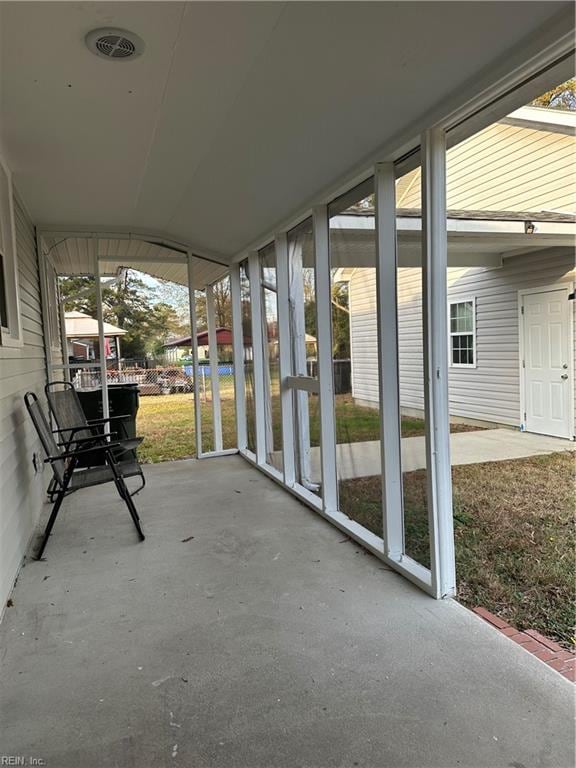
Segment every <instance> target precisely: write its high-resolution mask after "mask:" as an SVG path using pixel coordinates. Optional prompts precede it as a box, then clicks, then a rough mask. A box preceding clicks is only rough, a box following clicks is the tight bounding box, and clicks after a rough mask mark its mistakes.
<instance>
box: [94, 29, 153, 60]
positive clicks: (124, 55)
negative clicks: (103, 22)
mask: <svg viewBox="0 0 576 768" xmlns="http://www.w3.org/2000/svg"><path fill="white" fill-rule="evenodd" d="M86 45H87V46H88V48H89V49H90V50H91V51H92V53H95V54H96V56H100V57H101V58H103V59H114V60H115V61H126V60H127V59H135V58H136V57H137V56H140V54H141V53H142V51H143V50H144V41H143V40H142V39H141V38H140V37H138V35H136V34H134V32H127V31H126V30H125V29H110V28H103V29H93V30H92V32H89V33H88V34H87V35H86Z"/></svg>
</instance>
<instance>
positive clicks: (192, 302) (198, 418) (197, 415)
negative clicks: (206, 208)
mask: <svg viewBox="0 0 576 768" xmlns="http://www.w3.org/2000/svg"><path fill="white" fill-rule="evenodd" d="M187 267H188V303H189V306H190V341H191V342H192V372H193V375H194V384H193V387H194V427H195V431H196V458H200V456H201V455H202V406H201V404H200V380H199V378H198V377H199V371H198V336H197V323H196V294H195V289H194V256H193V255H192V254H191V253H188V254H187Z"/></svg>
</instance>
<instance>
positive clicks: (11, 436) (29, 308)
mask: <svg viewBox="0 0 576 768" xmlns="http://www.w3.org/2000/svg"><path fill="white" fill-rule="evenodd" d="M14 215H15V220H16V247H17V257H18V267H19V281H20V306H21V312H22V325H23V333H24V346H23V347H21V348H18V349H6V348H2V347H1V346H0V615H1V613H2V611H3V609H4V606H5V605H6V600H7V597H8V595H9V594H10V591H11V589H12V585H13V583H14V579H15V578H16V575H17V573H18V569H19V567H20V563H21V562H22V557H23V555H24V553H25V551H26V546H27V544H28V541H29V539H30V536H31V534H32V531H33V530H34V526H35V525H36V522H37V520H38V517H39V514H40V510H41V506H42V500H43V491H44V486H45V481H46V480H47V473H44V475H43V474H42V473H38V474H35V472H34V468H33V465H32V455H33V453H34V451H38V452H39V451H40V447H39V445H38V444H37V440H36V436H35V433H34V429H33V425H32V423H31V421H30V418H29V416H28V414H27V412H26V409H25V407H24V402H23V400H22V397H23V395H24V393H25V392H27V391H28V390H30V389H32V390H36V391H37V392H38V393H40V392H41V391H42V390H43V387H44V383H45V368H44V342H43V336H42V317H41V309H40V307H41V304H40V288H39V281H38V263H37V259H36V244H35V239H34V228H33V226H32V224H31V222H30V220H29V219H28V217H27V215H26V212H25V211H24V209H23V207H22V205H21V204H20V203H19V201H18V200H17V199H16V200H15V203H14Z"/></svg>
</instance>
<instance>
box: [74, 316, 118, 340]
mask: <svg viewBox="0 0 576 768" xmlns="http://www.w3.org/2000/svg"><path fill="white" fill-rule="evenodd" d="M64 322H65V323H66V338H68V339H97V338H98V320H95V319H94V318H93V317H90V315H85V314H84V313H83V312H66V313H65V314H64ZM126 333H128V331H124V330H122V328H118V327H117V326H116V325H112V324H111V323H104V336H124V334H126Z"/></svg>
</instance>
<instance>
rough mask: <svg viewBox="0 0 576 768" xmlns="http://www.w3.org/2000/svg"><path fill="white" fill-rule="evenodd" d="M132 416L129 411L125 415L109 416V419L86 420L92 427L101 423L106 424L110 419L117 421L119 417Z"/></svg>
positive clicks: (128, 417) (126, 417)
mask: <svg viewBox="0 0 576 768" xmlns="http://www.w3.org/2000/svg"><path fill="white" fill-rule="evenodd" d="M130 418H132V417H131V415H130V414H129V413H125V414H124V415H123V416H108V418H107V419H88V421H87V422H86V423H87V424H88V425H89V426H90V427H97V426H98V425H100V424H106V423H107V422H108V421H115V420H117V419H130Z"/></svg>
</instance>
